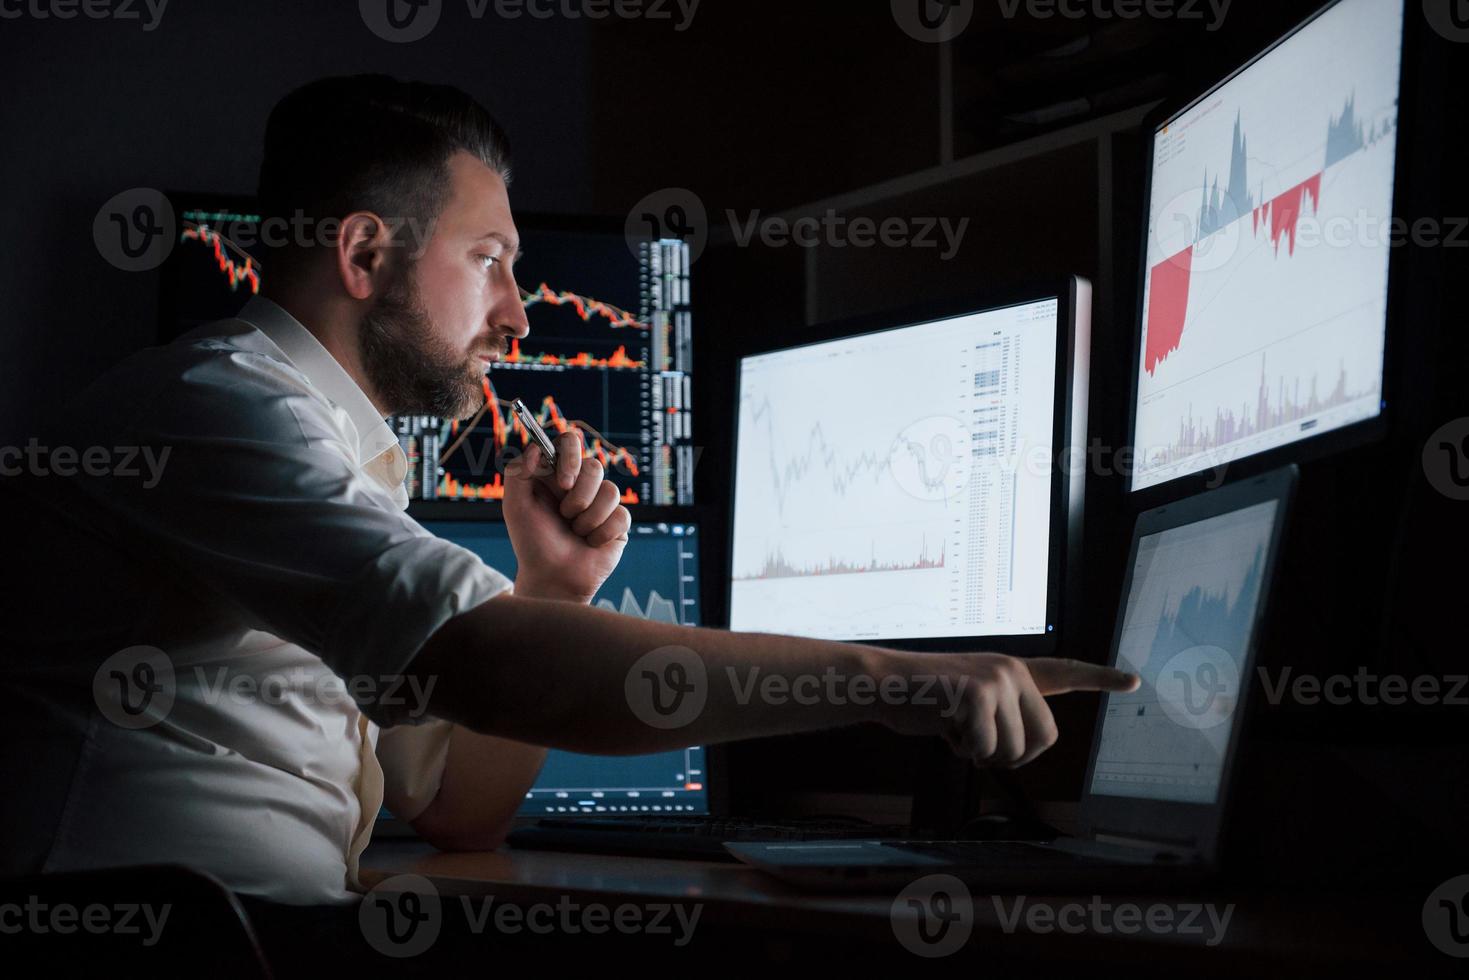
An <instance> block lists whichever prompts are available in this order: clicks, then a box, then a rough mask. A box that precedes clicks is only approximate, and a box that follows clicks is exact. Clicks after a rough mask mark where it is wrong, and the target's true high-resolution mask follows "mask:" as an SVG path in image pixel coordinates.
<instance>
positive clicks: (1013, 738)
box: [882, 653, 1141, 769]
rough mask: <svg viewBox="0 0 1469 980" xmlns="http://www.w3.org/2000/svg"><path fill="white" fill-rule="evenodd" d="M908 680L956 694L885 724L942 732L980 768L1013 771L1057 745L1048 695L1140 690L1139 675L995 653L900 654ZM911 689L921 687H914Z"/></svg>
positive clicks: (904, 710)
mask: <svg viewBox="0 0 1469 980" xmlns="http://www.w3.org/2000/svg"><path fill="white" fill-rule="evenodd" d="M897 657H898V658H899V660H898V663H899V664H900V665H901V666H900V668H899V672H900V673H902V674H904V675H906V676H908V677H909V678H910V679H921V678H927V677H936V678H938V679H939V680H940V682H941V683H935V684H933V685H932V687H933V689H934V690H935V691H940V690H944V691H947V690H956V691H958V697H957V698H955V699H954V700H953V701H952V702H949V701H948V700H947V699H945V698H944V697H943V696H942V695H939V699H940V701H941V702H942V703H941V705H940V708H939V710H937V711H935V710H934V708H933V707H932V706H926V707H921V706H918V705H913V704H904V705H900V706H897V707H896V708H894V709H890V710H889V711H888V712H887V713H886V715H885V717H883V718H882V721H883V722H884V723H885V724H886V725H887V726H888V727H889V728H892V729H894V730H895V731H898V732H901V733H903V734H907V735H941V736H942V737H943V739H944V741H946V742H948V743H949V747H950V748H951V749H953V750H954V754H955V755H957V756H959V757H960V758H964V759H969V760H970V761H972V762H973V763H974V764H975V765H976V766H981V767H985V766H996V767H999V768H1003V769H1013V768H1015V767H1016V766H1023V765H1025V764H1026V763H1027V762H1030V761H1031V760H1033V759H1034V758H1035V757H1036V756H1038V755H1040V754H1041V753H1042V752H1044V751H1046V749H1049V748H1050V747H1051V746H1052V745H1054V744H1055V743H1056V735H1057V732H1056V720H1055V719H1054V718H1053V717H1052V716H1051V707H1050V705H1048V704H1047V703H1046V698H1047V697H1050V696H1051V695H1055V694H1066V693H1069V692H1071V691H1116V692H1119V693H1125V692H1127V691H1135V690H1137V687H1138V684H1139V683H1141V679H1140V678H1139V677H1138V676H1137V675H1136V674H1129V673H1126V672H1125V671H1121V670H1116V669H1115V668H1112V667H1102V666H1100V665H1098V664H1089V663H1083V662H1082V661H1080V660H1057V659H1054V658H1050V657H1036V658H1033V659H1029V660H1024V659H1020V658H1018V657H1008V656H1004V655H1002V654H996V653H970V654H963V653H952V654H906V653H899V654H897ZM914 687H917V685H916V684H915V685H914Z"/></svg>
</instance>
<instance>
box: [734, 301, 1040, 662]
mask: <svg viewBox="0 0 1469 980" xmlns="http://www.w3.org/2000/svg"><path fill="white" fill-rule="evenodd" d="M1056 314H1057V305H1056V301H1055V300H1054V299H1052V300H1045V301H1042V302H1040V303H1037V304H1033V305H1026V306H1020V307H1013V308H1006V309H1002V310H994V311H987V312H984V313H974V314H969V315H966V316H960V317H954V318H951V319H947V320H940V321H934V322H931V323H924V324H916V325H913V326H910V327H905V328H901V329H897V330H891V331H883V332H880V333H877V334H869V335H864V336H859V337H852V338H844V339H841V340H836V341H829V342H826V343H821V344H813V345H808V346H806V347H799V348H794V349H792V350H789V351H780V352H776V353H774V354H768V355H757V356H755V357H750V358H745V359H744V361H743V362H742V366H741V374H740V397H739V427H738V438H737V452H736V456H737V462H736V468H735V486H734V495H735V496H734V499H735V506H734V535H733V550H732V556H731V557H732V570H731V577H732V583H731V609H730V622H731V627H732V628H734V629H758V630H767V631H773V632H783V633H793V634H798V635H811V636H823V637H827V638H832V639H860V638H869V637H875V638H882V637H918V636H961V635H984V634H993V633H997V632H1015V633H1025V632H1044V630H1045V628H1046V623H1045V614H1046V581H1047V561H1046V555H1047V554H1048V540H1049V508H1048V502H1049V499H1050V498H1049V488H1050V479H1051V472H1050V470H1049V468H1047V467H1041V468H1039V469H1036V468H1027V467H1026V466H1025V465H1024V462H1023V455H1024V450H1025V449H1026V448H1027V447H1030V446H1035V445H1048V444H1049V440H1050V438H1051V432H1052V422H1053V418H1052V411H1053V407H1054V387H1053V382H1054V372H1055V357H1056Z"/></svg>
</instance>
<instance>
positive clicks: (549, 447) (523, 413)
mask: <svg viewBox="0 0 1469 980" xmlns="http://www.w3.org/2000/svg"><path fill="white" fill-rule="evenodd" d="M510 411H511V412H513V413H514V414H515V417H516V418H517V419H518V420H519V421H520V424H521V425H523V426H525V430H526V431H527V432H529V433H530V437H531V438H532V439H534V440H535V441H536V444H537V445H538V446H540V447H541V452H542V453H543V454H545V457H546V462H548V463H550V464H551V465H552V466H555V465H556V447H555V445H554V444H552V442H551V437H550V436H548V435H546V430H545V429H543V428H541V424H540V423H539V422H537V421H536V417H535V416H534V415H532V414H531V411H530V409H529V408H526V406H525V402H523V401H521V400H520V399H519V398H517V399H515V400H514V401H513V402H511V403H510Z"/></svg>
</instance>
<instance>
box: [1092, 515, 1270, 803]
mask: <svg viewBox="0 0 1469 980" xmlns="http://www.w3.org/2000/svg"><path fill="white" fill-rule="evenodd" d="M1279 506H1280V502H1279V501H1277V500H1267V501H1265V502H1263V503H1257V504H1254V505H1253V506H1249V507H1245V508H1243V509H1240V510H1235V511H1231V512H1228V513H1224V514H1219V515H1217V516H1214V517H1210V518H1208V519H1206V520H1201V521H1196V522H1194V523H1191V524H1183V525H1180V526H1178V527H1174V528H1169V529H1166V530H1162V531H1159V532H1157V533H1153V534H1148V535H1145V536H1144V537H1142V538H1141V539H1139V541H1138V543H1137V557H1136V561H1135V563H1134V565H1133V567H1132V569H1131V574H1130V577H1129V587H1128V595H1127V605H1126V609H1125V611H1124V612H1123V620H1122V629H1121V632H1120V634H1119V635H1120V640H1119V648H1118V656H1117V666H1118V667H1120V668H1122V669H1124V670H1130V671H1134V672H1136V673H1137V674H1139V675H1140V676H1141V677H1142V684H1141V685H1140V686H1139V687H1138V689H1137V690H1136V691H1133V692H1132V693H1130V694H1111V695H1107V699H1106V703H1105V707H1104V709H1103V720H1102V728H1101V735H1100V739H1099V744H1098V746H1097V750H1096V751H1097V756H1096V761H1095V763H1094V765H1093V767H1092V783H1091V792H1092V793H1094V794H1098V795H1102V796H1121V797H1132V798H1136V799H1147V800H1168V801H1174V802H1180V803H1202V804H1212V803H1215V802H1217V800H1218V798H1219V789H1220V784H1221V780H1222V777H1223V774H1224V761H1225V756H1226V754H1227V752H1228V749H1229V742H1230V732H1231V730H1232V729H1233V727H1234V725H1235V709H1236V707H1237V706H1238V703H1239V693H1240V690H1241V685H1242V683H1246V682H1247V678H1243V677H1241V674H1242V673H1244V672H1245V670H1247V656H1248V652H1249V650H1250V647H1251V641H1252V639H1253V637H1252V635H1251V634H1252V632H1253V630H1254V624H1255V622H1256V615H1255V613H1256V607H1257V606H1258V604H1259V602H1260V582H1261V579H1262V576H1263V575H1264V573H1265V562H1266V561H1267V559H1268V557H1269V554H1270V544H1271V536H1272V534H1273V532H1274V528H1275V519H1276V510H1277V508H1278V507H1279Z"/></svg>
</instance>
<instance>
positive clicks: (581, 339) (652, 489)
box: [395, 218, 694, 504]
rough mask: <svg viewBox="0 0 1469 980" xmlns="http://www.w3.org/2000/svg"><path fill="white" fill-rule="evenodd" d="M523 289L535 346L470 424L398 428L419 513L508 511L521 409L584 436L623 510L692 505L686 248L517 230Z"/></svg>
mask: <svg viewBox="0 0 1469 980" xmlns="http://www.w3.org/2000/svg"><path fill="white" fill-rule="evenodd" d="M519 224H520V228H519V231H520V240H521V252H522V257H521V258H520V259H519V260H518V261H517V262H516V265H515V276H516V279H517V280H518V281H519V283H520V287H521V290H522V292H523V294H524V302H525V308H526V318H527V319H528V320H529V322H530V334H529V335H528V336H527V337H525V338H524V339H523V340H521V339H515V340H512V341H511V344H510V351H509V354H508V356H506V357H505V358H504V359H503V360H501V361H499V362H497V363H496V364H494V365H493V366H492V367H491V370H490V372H489V373H488V374H487V375H486V376H485V382H484V395H485V401H484V404H483V406H482V408H481V410H480V412H479V413H478V414H476V415H475V416H473V417H472V418H469V419H465V420H451V419H439V418H433V417H426V416H402V417H399V418H398V419H396V420H395V424H396V426H397V430H398V437H399V441H400V442H401V443H402V444H403V447H404V451H405V452H406V453H407V454H408V456H409V459H410V460H411V461H413V463H414V465H413V467H412V472H411V474H410V476H409V480H408V491H409V495H410V497H411V498H412V499H415V500H452V501H466V502H474V501H486V500H500V499H502V498H503V497H504V492H505V488H504V482H503V477H502V476H501V473H500V467H501V465H502V462H503V460H502V454H503V453H504V451H505V450H506V449H512V450H520V449H523V448H524V447H525V445H526V444H527V442H528V440H529V438H530V436H529V434H528V433H527V432H526V431H525V430H524V428H523V427H522V426H521V425H520V423H519V422H518V421H517V420H516V419H515V418H514V416H513V415H512V414H511V412H510V402H511V401H513V400H514V399H516V398H519V399H521V400H522V401H524V402H525V403H526V405H527V406H529V407H530V409H531V411H532V412H534V413H535V415H536V418H537V421H538V422H540V424H541V427H542V428H544V429H545V430H546V431H547V432H548V433H550V434H551V435H552V436H553V437H554V436H555V435H556V434H557V433H558V432H565V431H566V430H567V429H568V428H569V427H571V426H573V425H576V426H577V427H578V428H581V429H582V435H583V444H584V445H585V446H586V447H587V449H586V452H587V455H588V456H589V457H595V458H596V459H598V460H599V461H600V462H601V463H602V465H603V467H604V469H605V471H606V474H607V479H609V480H611V481H613V482H614V483H616V484H617V486H618V487H619V488H621V490H622V502H623V503H625V504H692V503H693V502H694V492H693V471H694V445H693V429H692V414H691V409H692V404H691V398H692V391H691V385H692V377H693V375H692V366H693V348H692V334H693V325H692V319H691V318H692V312H691V308H690V305H689V304H690V292H689V289H690V287H689V246H688V244H687V243H685V242H683V241H681V240H678V239H667V240H658V241H649V242H642V243H638V245H637V251H636V254H634V251H633V249H632V248H630V246H629V244H628V241H627V239H626V238H625V237H624V235H623V233H622V229H621V228H620V227H619V228H617V229H616V230H614V231H607V230H589V229H578V228H563V227H558V226H557V224H556V222H555V221H554V219H544V220H537V219H534V218H526V219H523V220H522V221H521V222H520V223H519Z"/></svg>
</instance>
